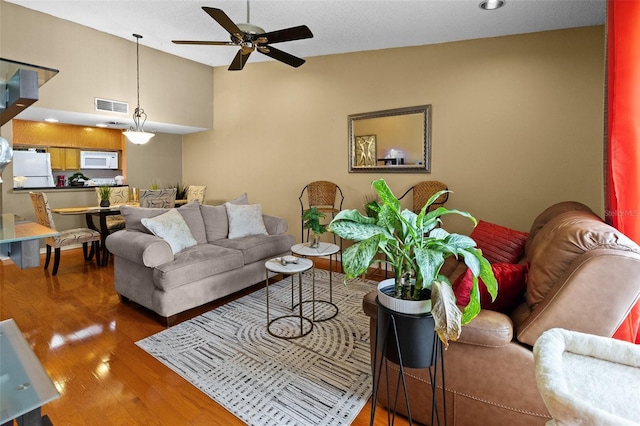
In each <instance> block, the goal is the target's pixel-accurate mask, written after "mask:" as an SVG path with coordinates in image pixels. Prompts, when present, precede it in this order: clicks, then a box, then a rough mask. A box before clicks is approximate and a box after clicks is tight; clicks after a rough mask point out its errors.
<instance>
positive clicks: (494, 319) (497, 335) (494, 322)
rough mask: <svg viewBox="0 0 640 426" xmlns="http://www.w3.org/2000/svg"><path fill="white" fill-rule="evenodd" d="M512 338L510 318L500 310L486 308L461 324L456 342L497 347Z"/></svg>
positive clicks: (505, 343) (507, 342) (504, 344)
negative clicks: (466, 322) (467, 321)
mask: <svg viewBox="0 0 640 426" xmlns="http://www.w3.org/2000/svg"><path fill="white" fill-rule="evenodd" d="M511 340H513V323H512V322H511V318H509V317H508V316H507V315H505V314H502V313H500V312H495V311H490V310H488V309H482V310H480V313H479V314H478V316H477V317H475V318H474V319H473V320H471V322H469V323H468V324H465V325H463V326H462V332H461V333H460V337H459V338H458V340H457V341H458V343H465V344H467V345H478V346H485V347H490V348H499V347H502V346H506V345H508V344H509V343H510V342H511Z"/></svg>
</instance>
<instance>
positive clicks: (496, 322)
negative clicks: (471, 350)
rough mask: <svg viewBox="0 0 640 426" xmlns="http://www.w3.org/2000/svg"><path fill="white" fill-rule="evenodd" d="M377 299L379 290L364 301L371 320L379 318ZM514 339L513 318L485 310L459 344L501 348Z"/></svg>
mask: <svg viewBox="0 0 640 426" xmlns="http://www.w3.org/2000/svg"><path fill="white" fill-rule="evenodd" d="M376 297H377V290H373V291H370V292H369V293H367V294H365V295H364V298H363V299H362V308H363V310H364V312H365V314H367V316H369V317H370V318H371V320H376V319H377V316H378V306H377V304H376ZM512 339H513V323H512V322H511V318H509V317H508V316H507V315H505V314H502V313H500V312H494V311H490V310H487V309H483V310H481V311H480V313H479V314H478V316H477V317H475V318H474V319H473V320H472V321H471V322H470V323H469V324H466V325H464V326H463V327H462V332H461V333H460V337H459V338H458V343H464V344H467V345H477V346H485V347H490V348H499V347H502V346H506V345H508V344H509V343H510V342H511V340H512Z"/></svg>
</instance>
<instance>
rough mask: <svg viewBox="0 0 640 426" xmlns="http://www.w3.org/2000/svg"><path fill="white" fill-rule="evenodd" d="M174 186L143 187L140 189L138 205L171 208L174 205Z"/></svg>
mask: <svg viewBox="0 0 640 426" xmlns="http://www.w3.org/2000/svg"><path fill="white" fill-rule="evenodd" d="M176 192H177V190H176V188H167V189H143V190H141V191H140V207H159V208H165V209H172V208H174V207H175V205H176Z"/></svg>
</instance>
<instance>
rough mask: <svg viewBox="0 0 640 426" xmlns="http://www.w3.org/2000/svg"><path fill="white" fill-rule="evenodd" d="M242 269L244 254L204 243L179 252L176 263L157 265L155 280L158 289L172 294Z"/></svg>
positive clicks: (154, 271) (154, 274) (154, 272)
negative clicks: (189, 284)
mask: <svg viewBox="0 0 640 426" xmlns="http://www.w3.org/2000/svg"><path fill="white" fill-rule="evenodd" d="M242 266H243V261H242V253H241V252H240V251H238V250H232V249H228V248H224V247H221V246H216V245H212V244H200V245H196V246H193V247H189V248H187V249H185V250H182V251H181V252H180V253H177V254H176V255H175V258H174V261H173V262H169V263H165V264H163V265H159V266H156V268H155V269H154V270H153V281H154V283H155V285H156V286H157V287H158V288H160V289H162V290H164V291H169V290H171V289H172V288H175V287H179V286H181V285H184V284H188V283H192V282H195V281H198V280H201V279H203V278H207V277H209V276H212V275H215V274H220V273H223V272H227V271H231V270H234V269H238V268H241V267H242Z"/></svg>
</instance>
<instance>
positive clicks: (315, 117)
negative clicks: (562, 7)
mask: <svg viewBox="0 0 640 426" xmlns="http://www.w3.org/2000/svg"><path fill="white" fill-rule="evenodd" d="M603 70H604V28H603V27H590V28H581V29H572V30H563V31H551V32H544V33H536V34H527V35H518V36H511V37H499V38H490V39H481V40H472V41H464V42H456V43H448V44H440V45H431V46H422V47H410V48H401V49H389V50H381V51H375V52H361V53H354V54H344V55H331V56H325V57H312V58H307V63H306V64H304V65H303V66H302V67H300V68H298V69H294V68H290V67H288V66H286V65H283V64H280V63H277V62H266V63H249V64H248V65H247V66H246V67H245V69H244V70H243V71H242V72H228V71H227V70H226V67H220V68H216V69H215V71H214V111H215V115H214V130H212V131H209V132H202V133H199V134H192V135H188V136H185V137H184V138H183V163H184V169H183V176H184V180H185V182H188V183H192V184H204V185H207V187H208V189H207V199H208V200H209V201H210V202H214V203H215V202H220V201H224V200H227V199H230V198H233V197H235V196H237V195H239V194H241V193H242V192H245V191H246V192H247V193H248V194H249V200H250V202H252V203H261V204H263V206H264V207H263V208H264V210H265V211H266V212H267V213H270V214H275V215H279V216H282V217H285V218H287V219H288V221H289V228H290V230H291V231H292V233H293V234H294V235H296V237H297V238H299V235H300V221H299V217H300V207H299V204H298V196H299V195H300V191H301V190H302V188H303V187H304V186H305V185H306V184H307V183H308V182H311V181H314V180H330V181H333V182H335V183H337V184H338V185H339V186H340V187H341V188H342V190H343V191H344V194H345V204H344V207H345V208H359V207H361V205H362V204H363V203H364V196H365V195H366V194H369V193H371V189H370V183H371V181H372V180H373V179H376V178H379V177H384V178H386V179H387V181H388V182H389V184H390V186H391V188H392V189H393V190H394V192H396V194H398V195H400V194H402V193H403V192H404V191H405V190H406V189H407V188H409V187H410V186H411V185H413V184H414V183H416V182H419V181H421V180H430V179H435V180H441V181H443V182H445V183H447V184H448V185H449V188H450V189H451V190H453V191H454V194H452V195H451V197H450V202H449V204H448V206H449V207H452V208H459V209H464V210H468V211H470V212H471V213H473V214H474V215H475V216H476V217H478V218H480V219H484V220H487V221H491V222H496V223H500V224H503V225H505V226H510V227H513V228H516V229H520V230H524V231H528V230H529V226H530V224H531V222H532V220H533V219H534V217H535V216H536V215H537V214H538V213H539V212H541V211H542V209H544V208H546V207H547V206H549V205H550V204H552V203H555V202H558V201H562V200H577V201H581V202H583V203H585V204H587V205H589V206H590V207H591V208H593V209H594V210H595V211H596V212H597V213H599V214H602V212H603V211H604V207H603V189H602V187H603V180H602V134H603V99H604V98H603V91H604V90H603V81H604V73H603ZM421 104H431V105H432V106H433V111H432V120H433V121H432V123H433V132H432V161H431V170H432V172H431V174H378V173H376V174H368V173H367V174H360V173H358V174H350V173H348V163H347V156H348V146H347V135H348V128H347V116H348V115H349V114H355V113H361V112H367V111H377V110H384V109H390V108H397V107H407V106H414V105H421ZM447 225H448V228H450V230H454V231H460V232H465V231H469V230H470V229H468V227H466V223H464V222H459V221H458V222H456V221H453V222H448V223H447Z"/></svg>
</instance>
